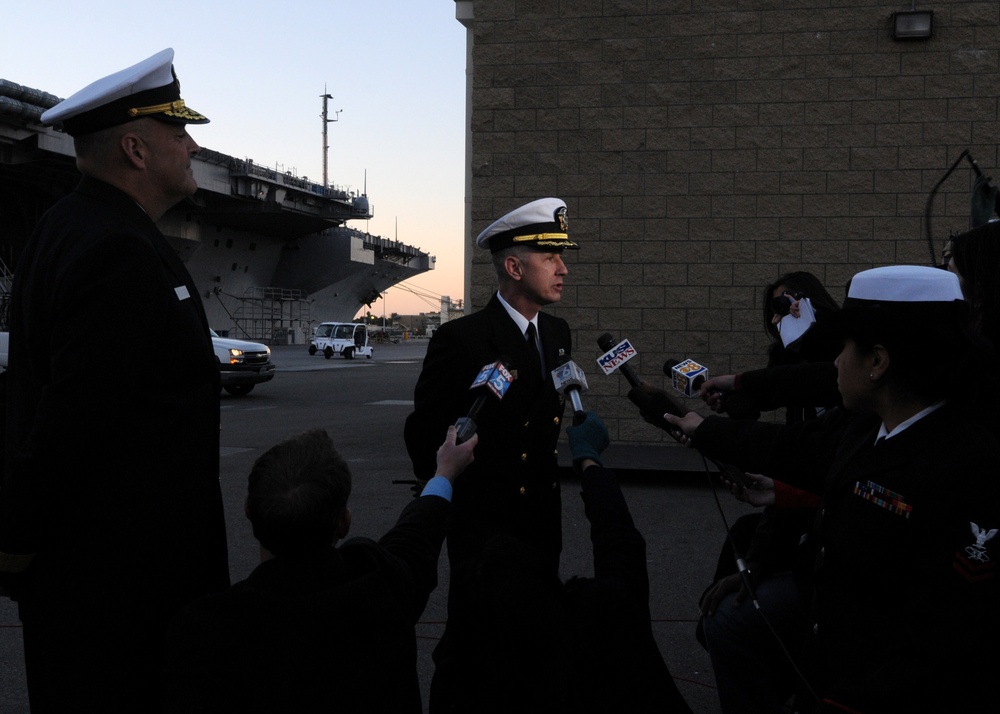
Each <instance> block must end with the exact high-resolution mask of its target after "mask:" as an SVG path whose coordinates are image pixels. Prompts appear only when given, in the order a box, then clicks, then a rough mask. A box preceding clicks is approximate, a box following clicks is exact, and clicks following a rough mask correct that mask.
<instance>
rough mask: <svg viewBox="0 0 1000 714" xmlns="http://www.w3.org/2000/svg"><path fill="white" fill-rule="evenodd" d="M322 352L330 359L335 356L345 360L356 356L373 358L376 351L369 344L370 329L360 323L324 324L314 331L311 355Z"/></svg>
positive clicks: (310, 348) (310, 349)
mask: <svg viewBox="0 0 1000 714" xmlns="http://www.w3.org/2000/svg"><path fill="white" fill-rule="evenodd" d="M317 352H322V353H323V356H324V357H326V358H327V359H330V358H331V357H333V356H334V355H335V354H336V355H341V356H342V357H343V358H344V359H354V357H355V356H359V357H367V358H368V359H371V358H372V354H374V350H373V349H372V346H371V345H370V344H368V328H367V327H366V326H365V325H363V324H361V323H360V322H322V323H320V324H319V325H317V326H316V329H315V330H313V338H312V341H311V342H310V343H309V354H311V355H314V354H316V353H317Z"/></svg>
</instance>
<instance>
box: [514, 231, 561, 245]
mask: <svg viewBox="0 0 1000 714" xmlns="http://www.w3.org/2000/svg"><path fill="white" fill-rule="evenodd" d="M513 241H514V243H515V244H517V243H527V242H529V241H531V242H534V243H536V244H537V245H565V244H566V243H570V242H571V241H570V239H569V236H568V235H566V234H565V233H534V234H532V235H529V236H514V238H513Z"/></svg>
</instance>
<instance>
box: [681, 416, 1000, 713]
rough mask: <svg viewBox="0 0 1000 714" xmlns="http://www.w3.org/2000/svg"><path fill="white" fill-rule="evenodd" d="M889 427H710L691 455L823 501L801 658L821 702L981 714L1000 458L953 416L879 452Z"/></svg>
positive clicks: (994, 446) (864, 422) (830, 420)
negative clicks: (881, 433) (718, 460)
mask: <svg viewBox="0 0 1000 714" xmlns="http://www.w3.org/2000/svg"><path fill="white" fill-rule="evenodd" d="M879 424H880V422H879V420H878V418H877V417H870V416H856V415H851V414H849V413H847V412H844V411H843V410H840V409H837V410H834V411H833V412H832V413H830V414H828V415H824V416H823V417H821V418H820V419H818V420H816V421H813V422H805V423H802V424H797V425H793V426H784V427H782V426H778V425H775V424H761V423H758V422H738V421H735V420H731V419H724V418H719V417H709V418H708V419H706V420H705V421H704V422H703V423H702V425H701V426H700V427H699V428H698V429H697V430H696V431H695V432H694V435H693V443H694V444H695V446H697V447H698V448H699V449H700V450H702V451H704V452H705V453H706V454H709V455H711V456H713V457H716V458H721V459H725V460H728V461H731V462H733V463H736V464H738V465H740V466H741V467H743V468H745V469H747V470H750V471H757V472H760V473H764V474H767V475H769V476H773V477H774V478H778V479H781V480H785V481H787V482H789V483H792V484H793V485H797V486H800V487H803V488H806V489H809V490H812V491H814V492H817V493H821V494H822V495H823V500H822V506H821V508H820V512H819V514H818V516H817V519H816V523H815V525H814V527H813V528H812V530H811V533H810V542H811V544H812V547H813V549H814V551H815V553H816V555H815V559H814V560H813V561H812V573H811V583H810V584H811V592H812V599H813V602H812V615H811V621H810V627H809V633H810V635H809V640H808V643H807V652H805V653H803V657H805V658H806V659H805V660H804V662H805V664H806V666H807V669H808V670H809V671H811V673H812V681H813V684H814V687H815V689H816V691H817V693H818V694H819V695H820V696H821V697H829V698H830V699H832V700H834V701H836V702H838V703H840V704H843V705H846V706H848V707H851V708H853V709H856V710H858V711H862V712H866V713H870V712H883V711H916V710H923V709H926V710H928V711H930V710H934V711H983V710H984V709H981V708H979V707H981V706H984V702H987V701H991V700H992V699H993V698H994V693H993V690H992V684H990V682H992V678H991V677H990V674H989V669H988V668H987V665H986V658H984V657H983V653H984V652H986V651H988V650H989V649H990V646H991V643H994V642H996V638H997V636H998V634H1000V628H998V616H997V611H996V603H997V602H998V598H1000V577H998V573H997V562H998V559H1000V538H998V537H996V535H997V531H996V530H995V529H997V528H1000V479H997V478H996V477H995V469H996V464H997V461H998V460H1000V445H998V443H997V440H996V438H995V437H994V435H993V432H992V430H991V429H990V428H989V427H988V426H986V425H984V424H982V423H979V422H977V421H975V420H972V419H970V418H969V417H967V416H966V415H964V414H962V413H960V412H958V410H957V409H955V408H953V407H951V406H949V405H945V406H943V407H941V408H940V409H938V410H937V411H935V412H933V413H931V414H930V415H928V416H926V417H924V418H923V419H921V420H920V421H918V422H916V423H915V424H913V425H911V426H910V427H909V428H908V429H906V430H905V431H903V432H902V433H900V434H898V435H897V436H894V437H892V438H891V439H888V440H885V441H883V442H881V443H879V444H878V445H876V444H875V437H876V434H877V433H878V427H879Z"/></svg>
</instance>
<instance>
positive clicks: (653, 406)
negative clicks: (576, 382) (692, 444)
mask: <svg viewBox="0 0 1000 714" xmlns="http://www.w3.org/2000/svg"><path fill="white" fill-rule="evenodd" d="M597 344H598V346H599V347H600V348H601V349H602V350H605V354H603V355H601V356H600V357H598V358H597V364H598V365H599V366H600V367H601V369H602V370H604V373H605V374H611V373H612V372H614V371H615V370H616V369H617V370H618V371H619V372H621V373H622V374H623V375H624V376H625V379H627V380H628V383H629V384H630V385H631V386H632V389H630V390H629V393H628V398H629V401H630V402H632V403H633V404H635V405H636V406H637V407H639V411H640V412H641V413H642V416H643V418H645V419H646V421H649V422H650V423H651V424H655V425H656V426H658V427H659V428H661V429H663V430H664V431H666V432H668V433H669V432H670V428H669V425H668V424H667V423H666V422H665V421H663V419H662V418H661V417H662V416H663V414H664V413H670V414H673V415H674V416H678V417H682V416H684V415H685V414H687V412H688V410H686V409H683V408H682V407H681V405H680V404H678V403H677V402H675V401H674V400H673V399H671V398H670V395H668V394H667V393H666V392H664V391H663V390H660V389H655V390H653V389H650V390H647V389H644V388H643V386H642V379H640V378H639V375H637V374H636V373H635V370H634V369H632V367H631V365H629V364H628V361H629V360H630V359H632V358H633V357H635V356H636V355H637V354H639V353H638V352H637V351H636V349H635V347H633V346H632V344H631V343H630V342H629V341H628V340H622V341H621V342H619V343H618V344H617V345H616V344H615V338H614V337H612V336H611V333H610V332H605V333H604V334H603V335H601V336H600V337H598V338H597ZM651 419H652V420H654V421H650V420H651Z"/></svg>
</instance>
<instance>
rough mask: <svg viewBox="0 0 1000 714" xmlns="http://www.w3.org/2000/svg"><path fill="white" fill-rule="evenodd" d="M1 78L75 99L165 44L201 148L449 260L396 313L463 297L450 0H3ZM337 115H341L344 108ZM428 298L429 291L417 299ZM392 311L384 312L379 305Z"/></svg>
mask: <svg viewBox="0 0 1000 714" xmlns="http://www.w3.org/2000/svg"><path fill="white" fill-rule="evenodd" d="M0 18H2V25H3V35H4V37H3V41H2V42H0V78H3V79H7V80H10V81H12V82H16V83H17V84H22V85H26V86H28V87H33V88H35V89H40V90H43V91H46V92H49V93H50V94H54V95H56V96H58V97H67V96H69V95H70V94H72V93H74V92H75V91H77V90H78V89H81V88H83V87H84V86H86V85H87V84H89V83H90V82H92V81H94V80H95V79H98V78H100V77H102V76H105V75H107V74H111V73H112V72H116V71H118V70H119V69H124V68H125V67H127V66H129V65H132V64H135V63H136V62H139V61H140V60H143V59H145V58H147V57H149V56H150V55H152V54H155V53H156V52H158V51H160V50H162V49H164V48H165V47H173V48H174V50H175V53H176V54H175V57H174V68H175V69H176V71H177V76H178V79H179V80H180V82H181V95H182V97H183V98H184V99H185V101H186V102H187V103H188V104H189V105H190V106H192V107H193V108H194V109H195V110H197V111H199V112H201V113H203V114H205V115H206V116H208V117H209V118H210V119H211V120H212V121H211V123H210V124H207V125H203V126H192V127H190V129H189V131H190V133H191V135H192V136H193V137H194V139H195V141H197V142H198V143H199V144H200V145H201V146H203V147H205V148H209V149H214V150H216V151H220V152H222V153H224V154H228V155H230V156H234V157H237V158H245V159H253V160H254V162H255V163H258V164H263V165H266V166H270V167H274V168H277V169H280V170H281V171H291V172H293V173H294V174H296V175H298V176H300V177H308V178H309V179H310V180H312V181H315V182H317V183H322V181H323V121H322V118H321V115H322V111H323V100H322V95H323V94H330V95H333V99H331V100H329V101H328V119H336V121H333V122H331V123H329V124H328V125H327V127H328V128H327V131H328V144H329V150H328V154H327V157H328V159H327V160H328V171H327V174H328V178H329V182H330V183H332V184H334V185H336V186H337V187H338V188H343V189H346V190H348V191H356V192H366V193H367V195H368V198H369V200H370V202H371V205H372V208H373V209H374V213H375V216H374V217H373V218H372V219H371V220H369V221H351V222H350V223H349V224H348V225H350V226H352V227H354V228H357V229H360V230H367V231H369V232H371V233H373V234H376V235H381V236H384V237H387V238H394V239H398V240H400V241H401V242H403V243H406V244H408V245H412V246H415V247H417V248H420V249H421V250H423V251H425V252H427V253H430V254H431V255H434V256H436V257H437V265H436V268H435V270H433V271H429V272H426V273H422V274H420V275H418V276H416V277H415V278H412V279H411V280H408V281H406V282H404V283H401V284H400V285H399V286H396V287H393V288H390V289H389V291H388V294H387V298H386V304H385V308H386V310H387V312H389V313H391V312H397V313H400V314H409V313H417V312H436V311H437V310H438V309H439V303H438V296H440V295H448V296H450V297H451V298H452V299H453V300H459V299H461V298H462V297H463V295H462V289H463V287H462V286H463V277H462V256H463V255H464V247H463V235H462V232H463V225H464V223H463V220H464V216H463V214H464V179H465V177H464V160H465V128H464V124H465V28H464V27H463V26H462V25H461V24H460V23H459V22H458V21H457V20H456V19H455V3H454V2H453V0H366V1H365V2H346V1H344V0H298V1H295V2H284V3H282V2H274V0H270V1H268V2H264V1H263V0H243V1H242V2H231V1H230V0H215V1H213V2H193V1H192V0H174V2H170V3H149V2H145V1H143V2H135V1H134V0H111V1H109V0H90V2H86V3H81V2H79V1H78V0H74V1H73V2H69V1H68V0H46V2H44V3H40V4H39V3H28V2H23V1H15V0H0ZM338 110H341V111H340V112H339V113H337V112H338ZM415 293H416V294H415ZM376 310H378V312H379V313H381V311H382V305H381V303H375V304H374V305H373V306H372V311H373V312H374V311H376Z"/></svg>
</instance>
